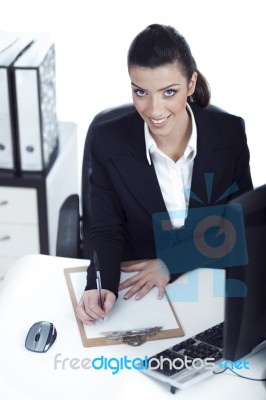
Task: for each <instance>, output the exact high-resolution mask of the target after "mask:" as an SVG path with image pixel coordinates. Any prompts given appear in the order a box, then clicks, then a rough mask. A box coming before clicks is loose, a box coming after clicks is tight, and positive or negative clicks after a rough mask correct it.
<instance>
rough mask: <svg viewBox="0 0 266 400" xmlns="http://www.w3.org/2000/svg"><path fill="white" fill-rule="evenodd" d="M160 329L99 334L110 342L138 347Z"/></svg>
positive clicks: (159, 327) (158, 327) (157, 327)
mask: <svg viewBox="0 0 266 400" xmlns="http://www.w3.org/2000/svg"><path fill="white" fill-rule="evenodd" d="M161 329H162V326H155V327H153V328H141V329H131V330H124V331H109V332H101V334H102V335H104V336H106V337H107V339H110V340H114V341H119V342H120V343H126V344H129V345H130V346H140V345H142V344H143V343H145V342H146V341H147V339H148V337H150V336H154V335H156V333H158V332H159V331H160V330H161Z"/></svg>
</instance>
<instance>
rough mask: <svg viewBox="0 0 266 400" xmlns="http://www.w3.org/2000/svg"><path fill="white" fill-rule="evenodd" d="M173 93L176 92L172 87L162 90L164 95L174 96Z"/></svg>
mask: <svg viewBox="0 0 266 400" xmlns="http://www.w3.org/2000/svg"><path fill="white" fill-rule="evenodd" d="M175 93H176V90H173V89H168V90H166V91H165V92H164V94H165V96H167V97H171V96H174V94H175Z"/></svg>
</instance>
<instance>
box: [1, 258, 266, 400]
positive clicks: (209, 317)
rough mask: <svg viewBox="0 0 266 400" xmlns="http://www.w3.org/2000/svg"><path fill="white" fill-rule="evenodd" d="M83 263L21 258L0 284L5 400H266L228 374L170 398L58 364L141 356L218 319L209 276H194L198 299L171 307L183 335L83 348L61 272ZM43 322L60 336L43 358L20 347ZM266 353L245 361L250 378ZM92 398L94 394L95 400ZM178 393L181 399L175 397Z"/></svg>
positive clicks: (152, 385)
mask: <svg viewBox="0 0 266 400" xmlns="http://www.w3.org/2000/svg"><path fill="white" fill-rule="evenodd" d="M84 265H86V261H85V260H74V259H67V258H56V257H51V256H43V255H32V256H27V257H24V258H22V259H20V260H18V261H17V262H16V263H15V264H14V265H13V266H12V267H11V268H10V270H9V272H8V274H7V276H6V278H5V280H4V282H3V284H2V286H1V287H0V315H1V320H0V339H1V340H0V397H1V399H2V400H37V399H38V400H61V399H62V400H73V399H83V398H84V399H85V398H93V399H95V400H102V399H107V398H110V399H111V398H115V399H118V400H120V399H121V400H124V399H125V398H126V399H127V400H131V399H134V400H135V399H144V398H151V399H154V400H157V399H158V400H159V399H160V400H162V399H174V398H178V399H179V400H191V399H193V400H201V399H204V400H209V399H214V400H221V399H223V400H224V399H225V398H228V399H229V398H232V396H233V395H232V393H235V395H237V397H238V398H239V399H241V400H251V399H252V400H253V399H256V400H263V399H264V400H265V398H266V386H265V383H264V382H253V381H248V380H243V379H240V378H238V377H236V376H234V375H232V374H231V373H229V372H225V373H224V374H222V375H219V376H218V375H216V376H213V377H211V378H209V379H207V380H205V381H203V382H201V383H199V384H197V385H195V386H193V387H191V388H189V389H186V390H182V391H177V392H176V394H175V395H172V394H171V393H170V391H169V385H167V384H164V383H161V382H158V381H156V380H154V379H152V378H149V377H147V376H145V375H144V374H142V373H140V372H138V371H136V370H134V369H132V370H126V369H123V370H121V371H119V372H118V373H117V374H115V375H114V374H112V371H111V370H110V369H109V370H108V369H101V370H96V369H92V368H91V369H84V368H83V369H82V368H79V369H77V368H76V369H74V368H70V365H69V361H66V363H65V368H63V367H62V364H61V363H60V364H57V367H56V366H55V357H56V356H57V357H58V359H60V360H62V359H67V358H68V359H73V358H76V359H78V360H84V359H86V358H90V359H91V360H92V359H94V358H98V357H101V356H103V357H106V358H109V359H110V358H111V357H116V358H118V359H119V358H121V357H124V356H127V357H128V359H134V358H136V357H141V358H144V357H145V356H146V355H147V356H150V355H152V354H154V353H156V352H159V351H161V350H163V349H165V348H167V347H169V346H171V345H173V344H174V343H177V342H178V341H181V340H184V339H185V338H188V337H190V336H192V335H194V334H196V333H198V332H200V331H201V330H203V329H206V328H208V327H210V326H212V325H214V324H216V323H218V322H220V321H222V320H223V305H224V299H223V298H217V297H213V293H212V271H211V270H208V269H204V270H200V271H199V299H198V301H196V302H174V303H173V304H174V307H175V309H176V312H177V313H178V316H179V318H180V320H181V321H182V324H183V327H184V330H185V332H186V336H185V337H183V338H179V339H167V340H159V341H153V342H152V341H151V342H147V343H145V344H144V345H142V346H140V347H137V348H133V347H130V346H128V345H124V344H121V345H116V346H106V347H94V348H84V347H83V346H82V343H81V339H80V336H79V332H78V328H77V324H76V321H75V317H74V313H73V309H72V305H71V301H70V298H69V295H68V290H67V286H66V282H65V278H64V274H63V269H64V268H69V267H74V266H84ZM40 320H47V321H51V322H53V323H54V325H55V326H56V328H57V332H58V337H57V339H56V341H55V343H54V345H53V346H52V347H51V349H50V350H49V351H48V352H47V353H42V354H38V353H32V352H30V351H27V350H26V349H25V347H24V342H25V337H26V334H27V332H28V330H29V328H30V326H31V325H32V324H33V323H34V322H36V321H40ZM265 359H266V350H264V351H261V352H260V353H256V354H255V355H253V356H252V357H250V358H249V361H250V368H251V369H250V371H249V373H250V375H249V376H251V375H252V376H254V377H262V374H263V373H264V374H265V367H264V366H265V364H264V363H265ZM76 366H79V364H76ZM92 396H93V397H92ZM177 396H178V397H177Z"/></svg>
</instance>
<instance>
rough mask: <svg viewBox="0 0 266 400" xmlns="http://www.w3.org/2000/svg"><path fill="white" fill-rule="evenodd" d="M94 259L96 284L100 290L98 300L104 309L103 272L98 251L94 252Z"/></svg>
mask: <svg viewBox="0 0 266 400" xmlns="http://www.w3.org/2000/svg"><path fill="white" fill-rule="evenodd" d="M93 261H94V266H95V273H96V284H97V290H98V302H99V306H100V307H101V309H102V310H103V298H102V282H101V274H100V265H99V260H98V256H97V253H96V251H94V254H93Z"/></svg>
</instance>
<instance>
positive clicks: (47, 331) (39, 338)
mask: <svg viewBox="0 0 266 400" xmlns="http://www.w3.org/2000/svg"><path fill="white" fill-rule="evenodd" d="M56 336H57V332H56V329H55V327H54V325H53V324H52V322H47V321H39V322H35V324H33V325H32V327H31V328H30V330H29V332H28V334H27V337H26V340H25V347H26V349H28V350H31V351H35V352H37V353H45V352H46V351H47V350H49V349H50V347H51V346H52V344H53V343H54V341H55V339H56Z"/></svg>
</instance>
